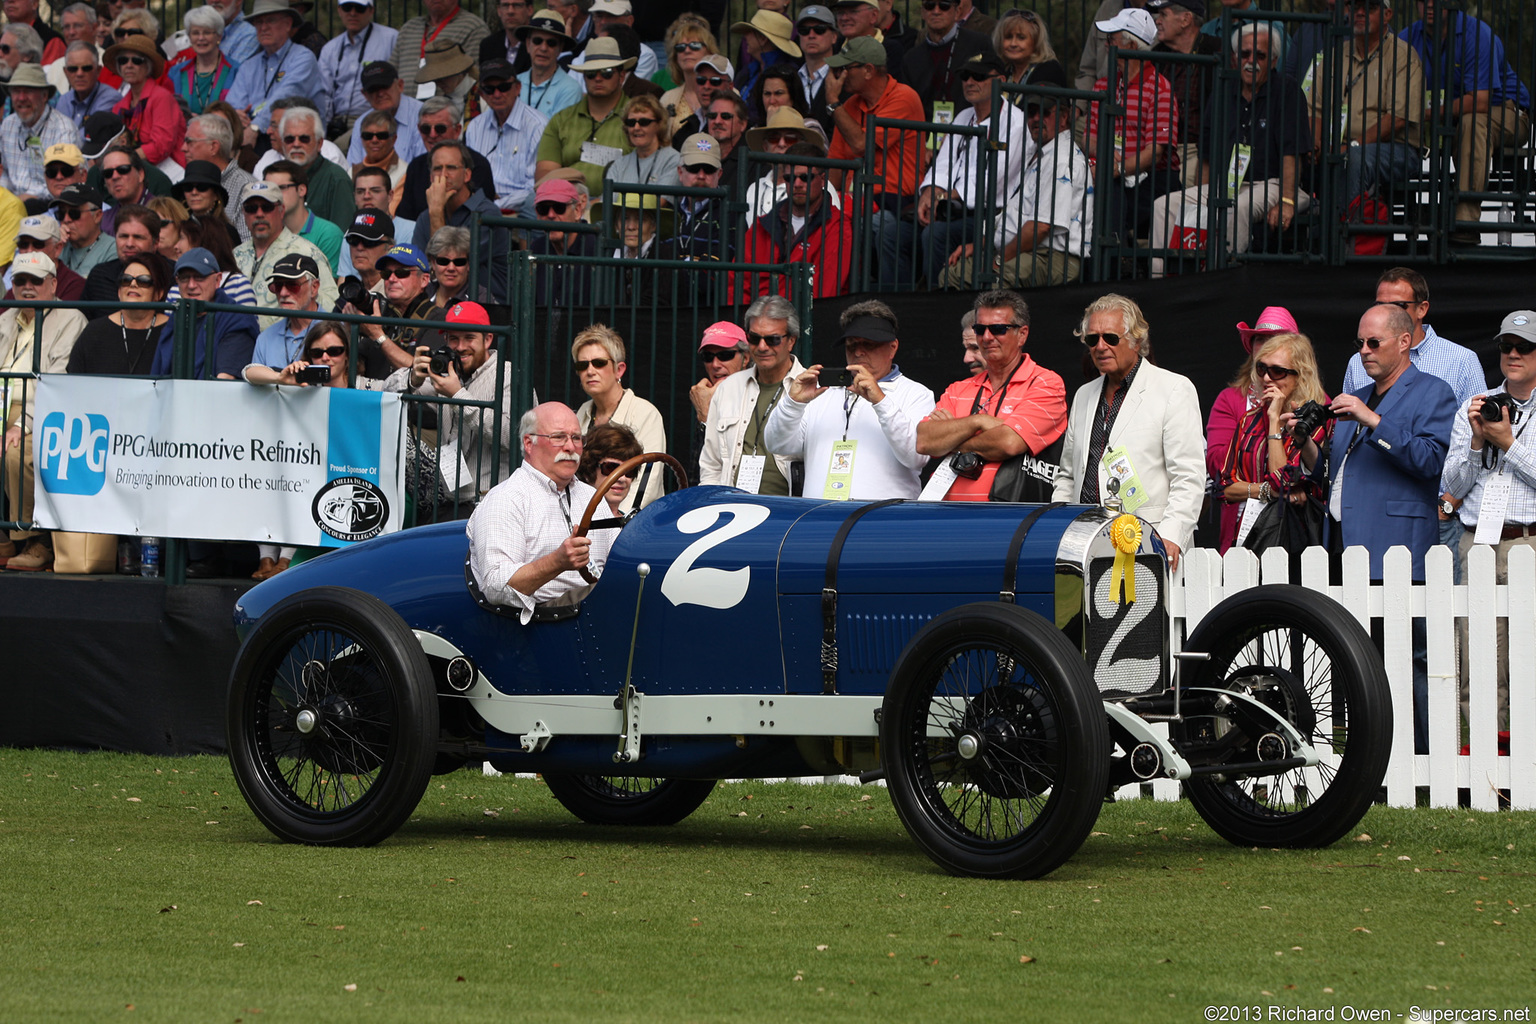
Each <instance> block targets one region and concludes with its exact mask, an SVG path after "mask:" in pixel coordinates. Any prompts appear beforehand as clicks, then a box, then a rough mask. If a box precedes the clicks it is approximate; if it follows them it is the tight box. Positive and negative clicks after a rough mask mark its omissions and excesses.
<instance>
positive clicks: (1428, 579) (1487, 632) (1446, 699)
mask: <svg viewBox="0 0 1536 1024" xmlns="http://www.w3.org/2000/svg"><path fill="white" fill-rule="evenodd" d="M1451 559H1452V555H1451V552H1450V551H1449V550H1448V549H1446V548H1443V547H1434V548H1431V549H1430V551H1429V554H1428V556H1427V557H1426V558H1425V566H1424V575H1425V585H1424V586H1417V587H1416V586H1413V585H1412V567H1411V565H1412V564H1411V561H1410V558H1409V554H1408V549H1407V548H1404V547H1396V548H1392V549H1391V550H1390V551H1388V552H1387V555H1386V559H1385V561H1384V563H1383V566H1382V569H1383V577H1384V579H1383V582H1382V583H1380V584H1376V585H1373V584H1372V583H1371V582H1370V563H1369V559H1368V558H1367V555H1366V552H1365V549H1364V548H1351V549H1349V550H1348V551H1346V552H1345V553H1344V566H1343V574H1342V576H1343V579H1344V581H1345V582H1344V583H1343V584H1342V585H1341V586H1336V587H1335V586H1329V584H1328V558H1327V554H1326V553H1325V552H1324V551H1323V550H1322V549H1320V548H1314V549H1312V550H1309V551H1307V552H1306V553H1305V554H1304V555H1303V556H1302V560H1301V580H1300V581H1299V582H1300V583H1301V585H1302V586H1304V587H1306V588H1307V589H1309V590H1315V591H1317V592H1318V593H1321V594H1326V595H1328V596H1329V597H1331V598H1333V599H1334V600H1335V601H1338V602H1339V603H1340V604H1341V605H1343V606H1344V608H1345V609H1347V610H1348V612H1349V613H1350V614H1352V615H1353V616H1355V618H1356V619H1358V620H1359V622H1360V623H1361V625H1363V626H1364V627H1365V628H1366V629H1367V630H1369V629H1370V627H1371V622H1372V620H1373V619H1381V620H1382V621H1383V629H1382V638H1383V644H1382V647H1383V651H1384V654H1385V661H1386V668H1387V679H1388V682H1389V683H1390V685H1391V688H1392V708H1393V719H1394V722H1395V728H1394V730H1393V736H1392V759H1391V762H1390V764H1389V766H1388V768H1387V779H1386V786H1387V803H1388V804H1390V805H1391V806H1393V807H1413V806H1414V805H1415V803H1416V801H1417V791H1418V790H1419V789H1420V788H1421V787H1428V790H1429V803H1430V806H1432V807H1455V806H1457V801H1458V792H1457V791H1458V790H1469V791H1470V794H1471V805H1472V807H1474V808H1476V809H1479V810H1497V809H1500V808H1515V809H1520V810H1529V809H1532V808H1536V550H1532V549H1531V548H1527V547H1516V548H1515V549H1514V550H1513V551H1511V552H1510V556H1509V583H1508V584H1507V585H1501V584H1497V583H1495V582H1494V581H1495V579H1496V577H1495V574H1494V558H1493V550H1492V549H1491V548H1489V547H1485V546H1478V547H1476V548H1474V549H1473V551H1472V553H1471V556H1470V559H1469V565H1468V572H1467V574H1466V580H1465V582H1464V583H1463V585H1461V586H1456V585H1454V584H1453V583H1452V579H1453V576H1452V562H1451ZM1289 582H1293V581H1292V580H1290V578H1289V565H1288V561H1287V558H1286V555H1285V553H1284V552H1282V551H1268V552H1265V554H1264V556H1263V558H1262V559H1260V558H1256V557H1255V556H1254V555H1253V553H1252V552H1250V551H1247V550H1245V549H1241V548H1234V549H1233V550H1231V551H1228V552H1227V554H1226V555H1225V556H1221V555H1218V554H1217V553H1216V552H1215V551H1211V550H1206V549H1195V550H1191V551H1189V552H1188V553H1187V555H1186V557H1185V558H1184V562H1183V565H1182V566H1181V570H1180V573H1179V574H1178V577H1177V578H1176V581H1175V583H1176V585H1175V586H1174V587H1172V588H1171V592H1170V594H1169V599H1170V601H1171V609H1170V610H1171V612H1172V614H1173V615H1174V616H1175V617H1179V618H1183V619H1184V620H1185V622H1186V623H1187V624H1188V627H1189V629H1193V628H1194V626H1196V625H1198V623H1199V621H1200V620H1201V619H1202V618H1203V617H1204V616H1205V614H1206V613H1207V612H1208V611H1209V610H1210V609H1211V608H1212V607H1214V606H1215V605H1216V604H1217V603H1218V602H1219V601H1221V600H1222V599H1224V598H1226V597H1228V596H1230V595H1231V594H1234V593H1237V592H1238V591H1241V590H1244V589H1247V588H1248V587H1253V586H1257V585H1258V584H1260V583H1289ZM1414 618H1422V619H1424V620H1425V626H1426V640H1427V642H1428V659H1427V661H1428V668H1429V753H1428V754H1417V755H1416V754H1414V752H1413V642H1412V621H1411V620H1412V619H1414ZM1501 618H1507V619H1508V620H1509V665H1510V672H1509V694H1510V696H1509V705H1510V707H1509V718H1510V721H1509V753H1508V755H1507V756H1501V755H1500V754H1499V744H1498V724H1497V719H1498V690H1497V677H1496V671H1497V655H1498V645H1497V640H1496V637H1497V634H1496V627H1497V624H1498V620H1499V619H1501ZM1458 621H1464V622H1466V623H1467V626H1468V643H1467V650H1468V659H1467V660H1468V670H1469V680H1470V681H1469V703H1470V707H1469V717H1470V719H1471V721H1470V724H1469V737H1468V739H1469V745H1470V749H1469V752H1468V753H1467V754H1465V755H1464V754H1462V753H1461V748H1462V745H1463V743H1462V734H1461V729H1460V725H1459V722H1458V717H1459V714H1460V707H1459V704H1460V684H1459V675H1458V673H1457V651H1456V624H1457V622H1458ZM1185 635H1186V636H1187V635H1188V631H1187V630H1186V632H1185ZM1136 792H1137V791H1136V788H1135V787H1127V789H1126V793H1125V795H1127V796H1134V795H1136ZM1501 794H1502V795H1501ZM1153 795H1154V797H1156V798H1158V799H1168V800H1176V799H1178V796H1179V787H1178V784H1177V783H1171V782H1157V783H1153Z"/></svg>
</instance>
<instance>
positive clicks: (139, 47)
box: [11, 36, 165, 85]
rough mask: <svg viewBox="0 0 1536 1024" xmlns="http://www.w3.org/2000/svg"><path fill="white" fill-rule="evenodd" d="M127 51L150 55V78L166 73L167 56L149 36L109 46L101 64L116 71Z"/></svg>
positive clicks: (133, 38)
mask: <svg viewBox="0 0 1536 1024" xmlns="http://www.w3.org/2000/svg"><path fill="white" fill-rule="evenodd" d="M125 53H133V54H137V55H139V56H140V57H148V58H149V77H150V78H159V77H160V76H161V75H163V74H165V57H163V56H162V55H161V53H160V48H159V47H158V46H156V45H155V41H154V40H153V39H151V38H149V36H128V37H127V38H126V39H124V40H123V41H122V42H120V43H117V44H116V45H114V46H111V47H108V49H107V52H106V53H104V54H102V57H101V66H102V67H105V68H111V69H112V70H113V71H116V70H117V58H119V57H121V56H122V55H123V54H125ZM22 67H26V65H25V64H23V65H22ZM16 70H17V71H18V72H19V71H20V70H21V68H17V69H16ZM11 84H12V85H15V84H16V76H15V75H12V76H11Z"/></svg>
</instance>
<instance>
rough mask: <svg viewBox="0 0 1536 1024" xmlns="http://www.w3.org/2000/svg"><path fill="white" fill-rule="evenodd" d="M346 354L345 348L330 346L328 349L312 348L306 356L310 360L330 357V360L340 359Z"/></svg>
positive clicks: (343, 346) (342, 346)
mask: <svg viewBox="0 0 1536 1024" xmlns="http://www.w3.org/2000/svg"><path fill="white" fill-rule="evenodd" d="M346 354H347V346H345V345H332V346H330V347H329V348H312V349H310V350H309V351H308V352H307V353H306V355H308V356H309V358H311V359H319V358H320V357H321V356H330V357H331V358H332V359H340V358H341V357H342V356H344V355H346Z"/></svg>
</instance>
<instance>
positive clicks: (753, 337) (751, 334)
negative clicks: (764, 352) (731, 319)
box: [747, 331, 789, 348]
mask: <svg viewBox="0 0 1536 1024" xmlns="http://www.w3.org/2000/svg"><path fill="white" fill-rule="evenodd" d="M787 337H789V335H787V334H758V333H757V332H756V331H748V332H747V342H748V343H749V344H752V345H768V346H770V347H771V348H778V347H779V346H780V345H782V344H784V339H785V338H787Z"/></svg>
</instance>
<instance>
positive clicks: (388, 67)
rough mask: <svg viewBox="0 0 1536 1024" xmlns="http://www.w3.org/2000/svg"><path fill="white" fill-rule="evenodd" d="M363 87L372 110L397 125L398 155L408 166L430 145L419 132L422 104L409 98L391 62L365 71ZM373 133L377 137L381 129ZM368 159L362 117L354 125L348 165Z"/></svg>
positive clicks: (375, 63) (373, 63)
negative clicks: (417, 125) (418, 125)
mask: <svg viewBox="0 0 1536 1024" xmlns="http://www.w3.org/2000/svg"><path fill="white" fill-rule="evenodd" d="M359 84H360V85H361V86H362V89H363V99H364V100H365V101H366V102H367V104H368V106H369V108H371V109H373V110H377V111H380V112H382V113H385V114H388V115H389V117H390V120H391V121H393V122H394V126H395V135H394V148H395V153H396V155H398V156H399V157H400V159H401V160H403V161H405V162H406V163H407V164H408V163H410V162H411V161H412V160H414V159H416V158H417V157H418V156H420V155H421V154H423V153H425V152H426V151H427V147H426V144H425V143H424V142H422V140H421V133H420V132H418V131H417V130H416V123H417V120H418V119H419V118H420V117H421V101H420V100H418V99H416V98H415V97H414V96H407V95H405V83H404V82H402V81H401V80H400V72H398V71H396V70H395V66H394V65H393V64H390V63H389V62H388V61H382V60H376V61H373V62H372V63H370V64H369V65H368V66H367V67H365V68H363V73H362V76H361V78H360V80H359ZM373 131H374V132H375V133H377V131H378V129H377V128H375V129H373ZM367 158H368V151H367V148H366V147H365V146H364V145H363V125H362V118H361V116H359V118H358V119H357V121H355V122H354V123H353V125H352V134H351V137H350V140H349V141H348V143H347V162H348V163H351V164H352V165H354V166H356V165H357V164H360V163H362V162H363V161H364V160H366V159H367Z"/></svg>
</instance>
